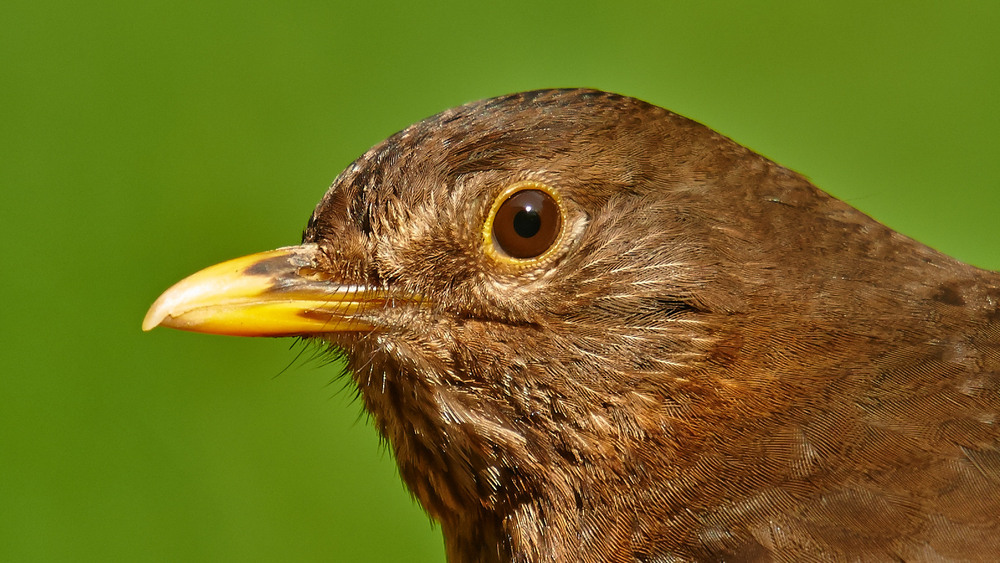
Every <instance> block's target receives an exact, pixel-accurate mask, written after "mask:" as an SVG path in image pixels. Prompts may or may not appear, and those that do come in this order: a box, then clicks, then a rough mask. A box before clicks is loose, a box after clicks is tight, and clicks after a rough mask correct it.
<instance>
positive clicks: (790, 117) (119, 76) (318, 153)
mask: <svg viewBox="0 0 1000 563" xmlns="http://www.w3.org/2000/svg"><path fill="white" fill-rule="evenodd" d="M946 6H947V7H946ZM0 22H2V23H0V198H2V199H0V203H2V207H0V210H2V211H0V213H2V222H0V234H2V239H0V240H2V241H3V242H2V245H3V268H2V275H0V283H2V285H0V288H2V290H3V293H2V296H3V309H2V313H0V315H2V316H0V319H2V322H0V331H2V334H0V336H2V339H0V346H2V347H3V359H4V362H3V365H4V368H5V369H4V370H3V373H2V374H0V401H2V403H0V560H4V561H32V560H34V561H43V560H95V561H96V560H187V561H199V560H200V561H227V560H228V561H249V560H254V561H309V560H328V561H402V560H405V561H441V560H442V559H443V553H442V549H441V547H440V543H441V542H440V537H439V536H440V532H439V531H438V530H437V529H436V528H433V527H432V526H431V524H430V523H429V521H428V519H427V518H426V517H425V516H424V515H423V513H422V512H421V510H420V508H419V507H418V506H416V505H415V504H413V503H412V502H411V500H410V499H409V496H408V495H407V493H406V492H405V490H404V489H403V487H402V486H401V484H400V482H399V480H398V478H397V477H396V475H395V469H394V466H393V463H392V460H391V457H390V456H389V454H388V453H386V451H385V449H384V448H383V447H381V446H380V445H379V443H378V439H377V437H376V435H375V434H374V432H373V431H372V430H371V428H370V426H369V425H368V424H367V422H366V421H365V419H364V417H363V416H362V415H361V412H360V408H359V405H358V403H357V402H356V401H355V400H353V399H352V397H353V394H352V389H351V388H350V387H349V386H348V385H346V381H345V380H343V379H337V369H336V368H335V367H333V366H324V365H323V361H322V360H318V359H309V358H308V355H307V356H306V357H302V358H299V359H296V357H297V353H298V350H297V349H291V350H290V349H289V348H290V343H291V341H290V340H267V339H239V338H226V337H209V336H203V335H196V334H187V333H181V332H175V331H170V330H163V329H160V330H157V331H154V332H152V333H149V334H144V333H141V332H140V330H139V323H140V321H141V319H142V317H143V314H144V313H145V310H146V307H148V305H149V304H150V303H151V302H152V301H153V299H155V298H156V296H157V295H158V294H159V293H160V292H161V291H162V290H164V289H165V288H166V287H167V286H169V285H170V284H171V283H173V282H174V281H176V280H178V279H180V278H181V277H182V276H184V275H187V274H189V273H191V272H193V271H195V270H197V269H199V268H201V267H203V266H206V265H209V264H212V263H215V262H217V261H219V260H222V259H225V258H229V257H233V256H237V255H242V254H245V253H249V252H253V251H257V250H264V249H269V248H273V247H277V246H282V245H286V244H291V243H295V242H297V241H298V237H299V234H300V232H301V229H302V227H303V226H304V225H305V221H306V219H307V217H308V214H309V213H310V211H311V210H312V207H313V205H314V204H315V202H316V201H318V199H319V197H320V196H321V195H322V193H323V191H324V190H325V188H326V186H327V185H328V184H329V183H330V181H331V180H332V179H333V178H334V176H335V175H336V174H337V173H338V172H339V171H340V170H341V169H342V168H343V167H345V166H346V165H347V164H348V163H349V162H350V161H351V160H353V159H354V158H355V157H356V156H358V155H360V154H361V153H362V152H363V151H365V150H366V149H367V148H368V147H369V146H370V145H372V144H374V143H375V142H377V141H379V140H381V139H382V138H384V137H386V136H387V135H389V134H391V133H393V132H394V131H396V130H398V129H400V128H402V127H404V126H406V125H408V124H409V123H411V122H413V121H416V120H419V119H421V118H423V117H426V116H428V115H430V114H433V113H436V112H438V111H440V110H443V109H445V108H447V107H450V106H454V105H457V104H460V103H463V102H466V101H470V100H473V99H478V98H483V97H489V96H494V95H499V94H503V93H507V92H511V91H517V90H525V89H533V88H540V87H549V86H578V85H579V86H591V87H597V88H602V89H608V90H614V91H618V92H621V93H625V94H629V95H633V96H637V97H640V98H643V99H646V100H648V101H651V102H653V103H656V104H659V105H662V106H665V107H668V108H670V109H673V110H674V111H677V112H679V113H682V114H684V115H687V116H689V117H692V118H694V119H697V120H699V121H702V122H704V123H706V124H708V125H710V126H712V127H713V128H715V129H717V130H719V131H721V132H723V133H725V134H727V135H729V136H731V137H733V138H735V139H736V140H737V141H739V142H741V143H744V144H746V145H748V146H750V147H752V148H754V149H756V150H758V151H760V152H762V153H764V154H766V155H768V156H770V157H771V158H773V159H775V160H777V161H778V162H781V163H782V164H785V165H787V166H789V167H792V168H794V169H796V170H799V171H801V172H803V173H805V174H806V175H808V176H809V177H811V178H812V179H813V180H814V181H815V182H816V183H817V184H818V185H819V186H820V187H822V188H824V189H826V190H827V191H830V192H832V193H833V194H835V195H837V196H838V197H841V198H843V199H846V200H847V201H849V202H850V203H852V204H853V205H855V206H857V207H859V208H861V209H863V210H865V211H866V212H868V213H870V214H872V215H873V216H875V217H877V218H879V219H880V220H882V221H884V222H885V223H887V224H889V225H890V226H892V227H894V228H896V229H898V230H900V231H903V232H904V233H907V234H909V235H912V236H914V237H916V238H918V239H920V240H922V241H924V242H927V243H928V244H930V245H932V246H935V247H937V248H939V249H941V250H943V251H945V252H948V253H950V254H953V255H955V256H957V257H959V258H961V259H963V260H966V261H969V262H972V263H975V264H978V265H980V266H984V267H991V268H994V269H996V268H1000V241H998V240H997V233H998V232H1000V228H998V226H997V215H998V213H1000V190H998V185H1000V182H998V178H1000V159H998V158H997V156H998V155H997V153H998V151H997V146H998V145H997V142H996V134H997V132H998V131H1000V119H998V116H1000V111H998V110H1000V106H998V102H997V100H998V96H997V90H998V86H1000V73H998V71H1000V64H998V61H1000V33H998V30H1000V3H996V2H940V3H926V2H924V3H921V2H900V3H880V2H871V1H864V2H838V3H836V4H834V3H818V2H817V3H806V2H789V3H773V2H752V3H745V4H744V3H725V2H704V3H703V2H673V3H671V2H648V3H641V2H618V3H615V2H594V3H590V4H588V3H584V2H554V3H546V4H543V3H539V2H521V1H515V2H509V1H508V2H491V3H482V4H478V3H470V2H461V3H435V4H427V5H417V4H407V5H402V4H400V5H391V4H380V3H367V4H364V3H342V4H338V3H322V2H300V1H299V2H283V3H273V4H271V5H265V4H258V3H253V2H250V3H248V2H235V1H233V2H217V1H208V2H197V3H189V2H176V1H171V2H140V3H135V4H134V5H129V3H125V2H120V1H115V2H108V1H91V2H65V3H45V2H38V1H37V0H35V1H31V2H26V1H23V0H6V1H5V2H4V3H3V4H2V7H0ZM289 366H290V367H289ZM286 367H287V369H286Z"/></svg>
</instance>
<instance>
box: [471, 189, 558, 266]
mask: <svg viewBox="0 0 1000 563" xmlns="http://www.w3.org/2000/svg"><path fill="white" fill-rule="evenodd" d="M562 230H563V209H562V202H561V200H560V198H559V195H558V194H557V193H556V192H555V191H554V190H552V188H550V187H549V186H546V185H544V184H540V183H538V182H519V183H517V184H514V185H512V186H510V187H509V188H507V189H506V190H504V191H503V192H501V194H500V195H499V197H497V199H496V201H494V202H493V208H492V209H491V210H490V215H489V217H487V219H486V224H485V225H483V240H484V242H485V244H486V250H487V254H490V255H491V256H492V257H493V258H494V259H496V260H499V261H501V262H505V263H508V264H511V265H516V266H526V265H530V264H533V263H537V262H539V261H541V260H543V259H545V258H546V257H547V256H548V255H549V254H550V253H551V251H553V250H554V249H555V248H556V247H557V244H556V243H557V242H558V241H559V239H560V237H561V235H562Z"/></svg>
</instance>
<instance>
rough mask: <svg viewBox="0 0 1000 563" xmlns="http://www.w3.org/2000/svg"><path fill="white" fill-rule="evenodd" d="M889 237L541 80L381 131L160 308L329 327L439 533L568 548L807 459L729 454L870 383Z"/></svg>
mask: <svg viewBox="0 0 1000 563" xmlns="http://www.w3.org/2000/svg"><path fill="white" fill-rule="evenodd" d="M735 210H739V212H736V211H735ZM803 226H806V227H805V228H804V227H803ZM861 235H864V236H861ZM873 235H878V237H881V240H887V239H891V237H892V236H893V235H894V234H893V233H891V231H889V230H888V229H885V228H884V227H882V226H881V225H879V224H878V223H876V222H874V221H872V220H871V219H869V218H867V217H865V216H864V215H862V214H861V213H860V212H857V211H855V210H854V209H852V208H850V207H849V206H847V205H845V204H843V203H841V202H839V201H837V200H834V199H832V198H830V197H829V196H827V195H826V194H824V193H823V192H821V191H819V190H817V189H816V188H814V187H813V186H812V185H811V184H809V183H808V182H807V181H806V180H805V179H803V178H802V177H801V176H799V175H797V174H795V173H793V172H791V171H789V170H787V169H785V168H782V167H780V166H778V165H776V164H774V163H772V162H771V161H769V160H767V159H765V158H763V157H761V156H759V155H757V154H755V153H753V152H751V151H749V150H747V149H745V148H743V147H741V146H739V145H738V144H736V143H734V142H732V141H730V140H729V139H727V138H725V137H723V136H721V135H719V134H717V133H715V132H713V131H711V130H710V129H708V128H706V127H704V126H702V125H700V124H698V123H695V122H693V121H690V120H688V119H685V118H683V117H680V116H678V115H675V114H673V113H670V112H668V111H666V110H664V109H661V108H658V107H656V106H653V105H650V104H647V103H644V102H641V101H639V100H635V99H632V98H627V97H623V96H618V95H614V94H608V93H604V92H597V91H590V90H551V91H538V92H528V93H522V94H514V95H510V96H505V97H500V98H494V99H490V100H485V101H480V102H475V103H472V104H468V105H465V106H462V107H458V108H455V109H451V110H448V111H445V112H443V113H441V114H438V115H436V116H433V117H430V118H428V119H426V120H424V121H422V122H420V123H417V124H415V125H413V126H411V127H409V128H407V129H405V130H403V131H401V132H399V133H397V134H395V135H393V136H392V137H390V138H389V139H387V140H386V141H384V142H383V143H381V144H379V145H377V146H375V147H374V148H372V149H371V150H369V151H368V152H367V153H366V154H364V155H363V156H361V157H360V158H359V159H358V160H357V161H355V162H354V163H353V164H351V165H350V166H349V167H348V168H347V169H346V170H345V171H344V172H343V173H342V174H341V175H340V176H339V177H338V178H337V179H336V180H335V181H334V183H333V185H332V186H331V187H330V189H329V191H328V192H327V193H326V194H325V196H324V197H323V199H322V200H321V201H320V203H319V205H318V206H317V208H316V210H315V211H314V213H313V214H312V216H311V218H310V219H309V222H308V226H307V227H306V229H305V232H304V235H303V240H302V243H301V244H300V245H298V246H291V247H286V248H281V249H277V250H273V251H269V252H264V253H261V254H255V255H251V256H247V257H244V258H239V259H236V260H233V261H229V262H225V263H222V264H220V265H217V266H213V267H210V268H208V269H206V270H203V271H202V272H199V273H196V274H194V275H192V276H191V277H189V278H187V279H185V280H183V281H181V282H179V283H178V284H177V285H175V286H174V287H173V288H171V289H169V290H168V291H167V292H166V293H164V294H163V296H161V297H160V298H159V299H158V300H157V301H156V303H155V304H154V305H153V306H152V308H151V309H150V311H149V313H148V315H147V316H146V319H145V321H144V323H143V328H144V329H146V330H148V329H151V328H153V327H155V326H160V325H162V326H169V327H174V328H179V329H184V330H193V331H200V332H208V333H220V334H236V335H248V336H301V337H306V338H309V339H315V340H319V341H322V342H325V343H327V344H329V345H330V346H331V347H333V348H336V349H337V350H339V351H340V352H341V353H343V354H344V356H345V357H346V358H347V362H348V367H349V369H350V371H351V373H352V376H353V379H354V381H355V382H356V384H357V386H358V388H359V390H360V394H361V396H362V398H363V401H364V404H365V406H366V408H367V410H368V411H369V412H370V413H371V414H372V415H373V417H374V420H375V423H376V425H377V427H378V429H379V431H380V432H381V433H382V434H383V435H384V436H385V438H386V439H387V440H388V442H389V443H390V444H391V447H392V449H393V451H394V454H395V457H396V460H397V462H398V464H399V467H400V473H401V476H402V477H403V479H404V481H405V482H406V484H407V485H408V487H409V488H410V490H411V491H412V492H413V494H414V495H415V496H416V497H417V498H418V499H419V500H420V502H421V503H422V504H423V506H424V507H425V508H426V509H427V510H428V511H429V512H430V514H431V515H432V516H433V517H435V518H436V519H437V520H439V521H440V522H441V523H442V525H443V526H444V530H445V535H446V537H449V536H451V537H452V539H450V540H448V541H449V542H450V543H449V551H450V552H452V553H458V552H461V551H462V550H468V549H471V548H469V547H468V546H469V545H476V544H479V545H495V544H499V545H501V547H500V548H499V549H500V550H501V552H504V551H506V552H507V553H508V554H509V553H510V552H512V550H513V549H514V548H512V547H510V546H512V545H514V544H526V543H531V542H535V543H536V544H538V543H539V542H548V544H547V545H548V547H542V546H540V544H539V545H535V546H534V548H532V549H533V550H534V553H569V552H567V551H559V549H560V545H562V544H560V545H556V544H558V542H563V544H565V545H562V548H565V549H569V547H568V545H569V544H572V543H573V542H577V543H579V542H581V541H583V544H586V543H587V542H598V541H601V536H602V534H610V535H615V534H622V533H624V532H622V531H621V530H622V529H623V528H622V527H621V526H617V525H615V524H614V521H615V519H616V518H618V519H620V518H633V517H635V515H636V514H639V513H641V512H643V511H641V510H639V509H638V508H637V507H639V506H642V505H655V507H656V508H655V510H654V509H650V510H654V511H655V512H656V513H657V514H678V513H680V514H685V511H688V512H687V513H693V511H694V510H695V509H697V508H698V507H699V506H701V507H706V506H711V505H712V504H713V503H715V502H718V501H719V499H721V498H723V497H726V496H727V495H729V494H731V493H730V492H727V489H725V488H724V487H720V485H719V483H718V482H717V480H716V479H715V478H714V477H713V474H717V472H715V473H713V472H712V471H709V470H707V469H705V468H706V467H713V468H715V469H716V470H724V471H725V472H728V473H727V475H728V476H729V477H731V478H732V479H733V480H734V482H739V481H740V480H743V482H744V490H745V489H746V488H750V487H751V486H752V482H753V479H755V478H756V479H764V478H765V477H761V475H765V476H768V478H774V476H775V475H778V474H779V473H782V472H784V473H782V474H785V473H788V472H791V471H793V470H794V467H792V464H790V462H789V463H786V464H784V465H782V464H783V463H784V462H781V461H780V456H777V457H775V458H774V459H778V460H779V461H775V462H773V463H771V462H761V463H759V464H758V463H756V462H751V463H744V464H735V463H731V462H732V460H733V459H736V458H740V459H756V458H755V456H760V455H762V450H761V445H760V442H759V441H755V440H754V438H753V437H754V436H755V435H760V434H766V435H771V436H774V435H775V433H776V432H778V433H780V430H775V429H780V428H789V426H788V423H789V422H790V421H794V420H797V419H804V418H805V417H807V416H808V412H809V409H810V406H811V405H812V404H813V402H814V401H817V400H820V398H822V400H824V401H827V400H832V399H835V398H836V397H838V396H846V395H847V394H848V393H850V392H851V390H852V389H853V386H854V383H853V379H852V376H850V375H848V376H843V375H842V374H843V373H844V371H843V366H844V365H846V364H847V363H850V362H857V363H859V364H861V363H864V362H865V361H866V357H865V355H864V354H863V353H860V354H859V353H858V352H857V351H854V352H852V351H851V350H850V346H847V345H846V344H847V343H849V342H852V341H853V340H852V339H863V338H867V337H868V336H869V334H870V333H871V331H872V330H873V329H872V328H871V325H872V324H873V323H874V321H873V320H871V319H867V320H866V317H865V315H866V314H867V313H866V312H865V307H864V304H863V303H853V304H849V305H850V306H851V307H852V308H853V309H852V310H854V311H855V313H856V314H853V315H852V316H851V318H850V319H848V318H846V317H845V315H844V314H843V312H844V310H845V307H847V306H848V304H845V303H844V299H841V298H840V297H843V296H861V295H863V296H864V297H863V299H865V300H877V299H878V298H879V295H881V293H880V292H879V290H877V287H876V286H877V284H874V283H869V281H868V280H870V279H875V278H876V277H877V276H878V275H880V272H881V273H882V274H884V273H885V272H886V271H887V269H888V270H892V268H893V266H892V260H888V261H887V260H883V259H881V258H880V255H879V252H877V251H875V250H872V251H866V252H860V253H859V252H857V250H858V248H859V246H861V245H867V244H869V243H867V242H865V241H869V240H871V237H872V236H873ZM902 240H903V237H899V241H902ZM886 248H889V247H886ZM905 248H906V249H908V250H907V252H922V251H921V250H919V249H915V250H914V249H910V247H908V246H907V247H905ZM892 252H898V248H895V247H892V251H891V252H890V250H885V251H884V253H885V254H886V255H888V254H891V253H892ZM845 272H848V273H850V274H851V276H844V275H843V274H844V273H845ZM891 273H892V272H890V274H891ZM896 273H897V274H898V273H899V272H896ZM848 278H850V279H848ZM848 283H855V284H868V286H867V287H868V288H869V290H868V291H863V292H857V291H848V290H847V289H845V287H846V285H845V284H848ZM793 295H794V296H795V298H791V297H790V296H793ZM852 298H857V299H862V298H861V297H852ZM859 308H860V310H858V309H859ZM835 365H836V366H839V368H838V369H837V370H833V369H831V370H829V371H825V370H824V366H835ZM835 373H836V374H841V375H839V376H836V377H835V376H833V375H832V374H835ZM831 431H832V430H831ZM779 442H780V440H779ZM782 455H785V457H788V456H789V455H791V454H787V452H785V453H783V454H782ZM713 464H714V465H713ZM727 464H730V465H727ZM738 489H739V487H734V488H733V489H732V490H738ZM693 490H698V491H699V493H698V495H694V496H696V497H697V499H698V500H696V501H692V500H691V499H692V498H694V497H693V496H692V491H693ZM732 494H735V493H732ZM651 498H652V499H653V500H651ZM654 500H655V502H653V501H654ZM692 502H695V504H691V503H692ZM698 503H700V504H698ZM612 508H613V509H614V510H612ZM650 510H647V511H646V512H649V511H650ZM602 514H603V516H602ZM571 515H576V516H571ZM630 515H631V516H630ZM574 518H576V519H575V520H574ZM546 528H548V529H546ZM635 528H636V527H635V526H632V527H631V528H629V527H628V526H626V527H625V528H624V529H626V530H630V529H631V530H632V532H630V533H635ZM642 528H643V527H642V526H639V529H640V530H641V529H642ZM553 530H561V531H563V532H565V533H563V534H562V535H560V534H558V533H555V532H554V531H553ZM678 533H680V532H678ZM454 538H464V539H454ZM581 538H583V540H581ZM605 539H606V538H605ZM462 541H464V542H465V543H464V544H462V545H465V546H466V547H461V546H459V543H461V542H462ZM626 543H627V542H626ZM505 545H506V546H507V547H503V546H505ZM578 547H579V545H577V546H575V548H578ZM528 551H531V550H528Z"/></svg>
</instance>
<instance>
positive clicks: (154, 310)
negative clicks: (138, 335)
mask: <svg viewBox="0 0 1000 563" xmlns="http://www.w3.org/2000/svg"><path fill="white" fill-rule="evenodd" d="M165 316H166V314H165V313H164V312H163V311H162V309H160V308H159V307H157V306H156V304H154V305H153V306H152V307H150V308H149V311H148V312H147V313H146V316H145V317H144V318H143V319H142V331H143V332H149V331H151V330H153V329H154V328H156V327H158V326H160V323H162V322H163V318H164V317H165Z"/></svg>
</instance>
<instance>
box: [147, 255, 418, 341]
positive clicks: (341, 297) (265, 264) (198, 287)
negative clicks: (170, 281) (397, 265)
mask: <svg viewBox="0 0 1000 563" xmlns="http://www.w3.org/2000/svg"><path fill="white" fill-rule="evenodd" d="M318 252H319V248H318V247H317V246H316V245H315V244H303V245H300V246H289V247H285V248H279V249H277V250H271V251H268V252H261V253H259V254H251V255H249V256H244V257H242V258H236V259H234V260H229V261H227V262H222V263H221V264H216V265H215V266H210V267H208V268H205V269H204V270H202V271H200V272H198V273H196V274H193V275H191V276H189V277H187V278H184V279H183V280H181V281H179V282H177V283H176V284H175V285H174V286H173V287H171V288H170V289H168V290H167V291H165V292H164V293H163V295H161V296H160V297H159V299H157V300H156V302H154V303H153V306H152V307H150V308H149V312H148V313H146V318H145V319H143V321H142V329H143V330H151V329H153V328H156V327H158V326H168V327H171V328H177V329H181V330H191V331H195V332H206V333H211V334H229V335H234V336H295V335H304V334H316V333H323V332H343V331H359V330H371V329H372V328H373V327H372V326H371V325H370V324H368V323H366V322H364V321H362V320H359V318H358V315H359V314H361V313H364V312H366V311H370V310H372V309H380V308H383V307H385V306H386V301H388V300H389V299H390V297H389V295H388V294H387V293H386V291H385V290H381V289H373V288H369V287H364V286H357V285H347V284H339V283H337V282H336V281H334V280H330V279H329V276H324V275H323V274H322V273H321V272H319V271H318V270H317V268H316V257H317V255H318ZM392 299H394V300H395V301H397V302H398V301H399V300H400V299H399V297H394V298H392ZM404 300H406V298H404ZM410 300H415V298H410Z"/></svg>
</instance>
